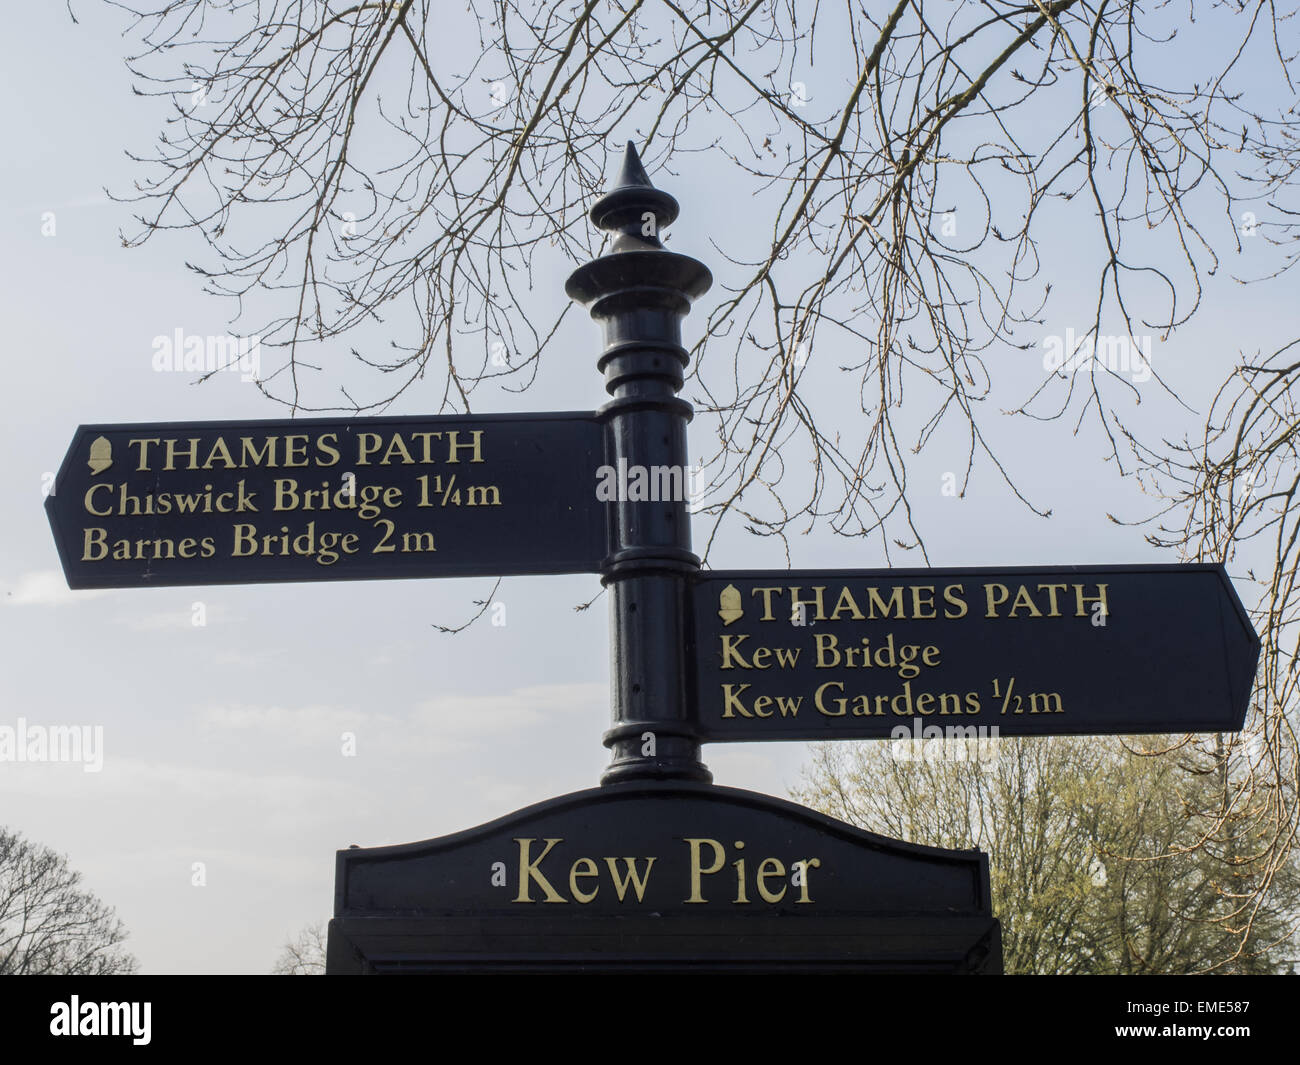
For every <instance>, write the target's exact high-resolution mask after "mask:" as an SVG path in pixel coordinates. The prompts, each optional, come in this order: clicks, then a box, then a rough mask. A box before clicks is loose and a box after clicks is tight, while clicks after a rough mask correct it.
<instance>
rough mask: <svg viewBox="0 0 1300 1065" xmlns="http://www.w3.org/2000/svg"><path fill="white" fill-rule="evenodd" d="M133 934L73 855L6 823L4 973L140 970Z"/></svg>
mask: <svg viewBox="0 0 1300 1065" xmlns="http://www.w3.org/2000/svg"><path fill="white" fill-rule="evenodd" d="M126 935H127V934H126V929H125V928H124V927H123V925H122V922H121V921H119V920H118V919H117V917H116V916H115V914H114V911H113V910H112V908H111V907H108V906H105V905H104V904H103V903H102V902H100V900H99V899H97V898H96V897H95V896H94V895H92V894H91V893H90V892H88V891H85V890H83V889H82V887H81V874H80V873H79V872H76V871H75V870H73V869H71V868H70V867H69V866H68V861H67V858H66V857H64V856H63V855H61V854H57V853H55V852H54V851H52V850H50V849H49V848H48V847H43V846H41V845H40V844H37V843H33V842H32V841H30V840H28V839H25V838H24V837H23V836H22V835H21V834H19V833H18V832H16V831H14V830H12V829H9V828H5V827H3V826H0V975H11V976H23V975H29V976H30V975H64V976H105V975H111V974H120V973H133V972H135V971H136V968H137V963H136V960H135V958H134V957H133V956H132V955H131V954H129V953H127V951H126V950H125V949H124V948H123V946H122V944H123V942H124V941H125V940H126Z"/></svg>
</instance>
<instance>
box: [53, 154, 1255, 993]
mask: <svg viewBox="0 0 1300 1065" xmlns="http://www.w3.org/2000/svg"><path fill="white" fill-rule="evenodd" d="M677 212H678V206H677V202H676V201H675V200H674V199H673V198H672V197H671V196H670V195H668V194H667V193H666V192H663V191H661V190H659V189H656V188H654V186H653V185H652V184H651V183H650V180H649V178H648V177H647V175H646V173H645V170H644V169H643V168H642V166H641V163H640V160H639V159H638V158H637V155H636V152H635V150H634V149H633V148H632V146H631V145H630V144H629V146H628V152H627V155H626V158H625V160H624V164H623V171H622V173H621V174H620V175H619V179H618V181H617V182H616V184H615V187H614V188H613V189H612V190H611V191H610V192H608V193H606V194H605V195H604V196H602V197H601V198H600V199H599V200H598V201H597V202H596V203H595V205H594V206H593V207H592V209H591V220H592V222H593V224H594V225H596V226H597V227H598V228H600V229H603V230H606V231H607V232H609V233H610V234H611V235H612V239H611V241H610V245H609V249H608V251H607V252H606V254H604V255H601V256H600V257H599V258H597V259H595V260H593V261H591V262H588V263H586V264H584V265H582V266H580V267H578V269H577V270H575V271H574V273H573V274H572V275H571V276H570V278H569V280H568V284H567V286H566V291H567V292H568V294H569V296H570V297H571V298H572V299H574V300H576V301H577V302H579V303H580V304H582V305H583V306H585V307H586V308H588V309H589V311H590V313H591V316H592V317H593V318H594V319H595V320H596V321H597V322H598V323H600V326H601V328H602V331H603V334H604V345H603V348H602V350H601V353H600V356H599V358H598V360H597V367H598V369H599V370H600V371H601V372H602V373H603V375H604V379H605V390H606V392H607V393H608V394H609V397H610V398H609V401H608V402H607V403H606V404H605V405H604V406H603V407H602V408H601V409H600V410H599V411H597V412H594V413H576V414H528V415H512V416H499V417H493V416H483V415H458V416H450V417H427V418H355V419H335V420H329V419H308V420H294V421H287V422H212V423H169V424H149V425H95V426H84V427H82V428H81V429H80V430H78V432H77V435H76V437H75V439H74V441H73V444H72V448H71V450H70V451H69V452H68V456H67V458H66V459H65V461H64V463H63V466H62V468H61V469H60V471H59V474H58V477H57V479H56V487H55V492H54V494H53V495H52V496H51V498H50V499H49V500H48V501H47V504H46V506H47V510H48V513H49V517H50V522H51V526H52V528H53V530H54V535H55V540H56V542H57V544H58V549H59V555H60V558H61V559H62V562H63V567H64V572H65V573H66V575H67V578H68V583H69V584H70V585H71V586H72V587H74V588H104V587H121V586H132V585H134V586H144V585H150V584H153V585H164V584H168V585H174V584H224V583H233V582H239V583H248V582H264V581H308V580H339V579H356V578H391V577H440V576H470V575H508V574H525V573H566V572H590V573H599V574H600V578H601V582H602V583H603V584H604V585H605V587H606V589H607V591H608V593H609V595H608V600H609V617H610V645H611V659H612V661H611V670H610V673H611V685H612V691H611V716H612V719H613V721H612V726H611V727H610V728H609V730H608V731H607V732H606V733H605V737H604V742H605V745H606V746H607V747H609V748H610V749H611V752H612V758H611V761H610V764H609V767H608V768H607V769H606V771H605V773H604V775H603V776H602V778H601V784H602V787H600V788H597V789H594V790H592V791H583V792H577V793H575V794H572V795H566V796H561V797H560V798H557V799H552V800H550V801H548V802H543V803H540V804H538V805H535V806H530V807H528V808H527V809H524V810H520V811H518V812H516V813H514V814H511V815H509V816H507V817H504V818H502V819H500V820H498V821H495V822H492V823H491V824H488V825H484V826H481V827H480V828H476V829H471V830H469V831H466V832H461V833H458V834H456V835H453V836H447V837H444V838H441V839H434V840H426V841H424V842H422V843H413V844H409V845H404V846H399V847H379V848H369V849H360V848H357V849H350V850H347V851H341V852H339V854H338V858H337V869H336V892H335V913H334V920H333V921H332V922H331V924H330V938H329V960H328V966H327V968H328V971H329V972H431V971H439V972H446V971H466V972H483V971H514V970H522V971H533V972H536V971H572V970H574V969H584V970H622V971H626V970H628V969H645V968H649V969H660V970H685V969H689V970H690V971H715V972H717V971H746V972H765V973H771V972H846V971H857V972H882V971H888V972H904V971H908V972H915V971H952V972H998V971H1001V966H1002V951H1001V940H1000V932H999V924H998V921H997V920H996V919H995V917H994V915H993V912H992V903H991V900H990V897H989V876H988V867H987V862H986V859H985V857H984V856H983V855H982V854H980V853H979V852H976V851H940V850H934V849H931V848H925V847H915V846H911V845H909V844H906V843H899V842H896V841H891V840H885V839H881V838H880V837H877V836H873V835H870V834H869V833H865V832H861V831H858V830H857V829H855V828H852V827H850V826H848V825H845V824H842V823H840V822H837V821H833V820H831V819H829V818H826V817H824V816H822V815H820V814H817V813H814V812H812V811H810V810H805V809H802V808H800V807H797V806H793V805H791V804H790V803H787V802H782V801H780V800H777V799H771V798H768V797H766V796H762V795H755V794H752V793H749V792H742V791H735V790H733V789H729V788H720V787H716V786H714V785H713V783H712V780H713V777H712V774H711V773H710V772H709V770H708V769H707V768H706V767H705V765H704V763H703V762H702V761H701V758H700V752H701V746H702V744H704V743H707V742H716V741H731V740H773V739H781V740H798V739H858V738H872V737H878V738H887V737H890V736H896V735H897V732H896V730H897V729H899V728H900V727H901V728H904V729H907V728H909V727H910V728H913V729H914V734H915V735H916V736H917V737H918V738H930V736H931V735H932V734H931V733H930V732H928V731H926V730H927V729H929V728H930V727H932V726H934V725H940V724H942V725H944V726H951V727H954V728H956V727H960V728H962V729H963V732H962V733H961V734H962V735H967V736H969V735H971V733H970V732H969V731H966V730H969V729H974V730H975V733H974V734H975V735H980V734H981V733H980V732H979V729H980V728H983V727H989V726H995V727H996V728H997V729H998V734H999V735H1001V734H1005V735H1016V734H1037V735H1049V734H1064V733H1150V732H1188V731H1198V730H1210V731H1230V730H1234V729H1237V728H1240V726H1241V724H1242V720H1243V717H1244V714H1245V711H1246V706H1247V703H1248V700H1249V697H1250V692H1251V686H1252V681H1253V676H1254V671H1255V664H1256V660H1257V657H1258V654H1259V640H1258V638H1257V637H1256V635H1255V633H1254V631H1253V629H1252V628H1251V626H1250V622H1249V620H1248V618H1247V617H1246V614H1245V612H1244V611H1243V609H1242V607H1241V604H1240V602H1239V601H1238V600H1237V597H1236V595H1235V594H1234V592H1233V591H1232V587H1231V585H1230V584H1229V582H1228V580H1227V577H1226V575H1225V574H1224V572H1223V570H1222V569H1221V568H1220V567H1216V566H1145V567H1138V566H1131V567H1118V568H1117V567H1109V568H1098V567H1060V568H1054V569H1024V568H1019V569H987V570H985V569H967V570H887V571H870V570H861V571H842V572H801V571H775V572H768V573H755V572H721V573H719V572H707V573H705V572H701V569H700V560H699V558H698V557H697V556H696V555H695V554H694V553H693V551H692V550H691V530H690V514H689V512H688V509H687V494H686V492H685V490H684V485H685V480H686V476H687V471H688V470H689V469H690V467H689V463H688V457H687V456H688V452H687V446H686V435H687V434H686V429H687V425H688V423H689V421H690V419H691V417H692V413H693V412H692V409H691V406H690V404H689V403H687V402H686V401H685V400H683V399H681V398H680V397H679V396H678V394H677V393H678V391H679V390H680V389H681V387H682V385H683V381H684V377H685V369H686V365H687V363H688V356H687V353H686V350H685V348H684V347H683V345H682V342H681V322H682V319H683V318H684V316H685V315H686V314H687V313H688V311H689V310H690V307H691V303H692V301H693V300H695V299H697V298H698V297H699V296H700V295H702V294H703V293H704V292H706V291H707V290H708V289H709V287H710V285H711V284H712V277H711V275H710V273H709V271H708V269H707V268H706V267H705V266H704V265H703V264H702V263H699V262H697V261H696V260H694V259H691V258H689V257H687V256H684V255H679V254H676V253H673V252H670V251H668V250H667V249H665V248H664V246H663V244H662V242H661V241H660V239H659V235H658V234H659V233H660V232H661V231H662V230H663V229H664V228H665V227H667V226H668V225H670V224H671V223H672V221H673V220H674V219H675V218H676V217H677ZM647 475H648V479H649V481H650V485H649V490H647V485H646V480H647ZM665 484H666V485H669V486H672V485H674V484H676V486H677V490H675V491H667V492H665V491H663V490H662V486H663V485H665ZM656 487H657V488H658V490H656Z"/></svg>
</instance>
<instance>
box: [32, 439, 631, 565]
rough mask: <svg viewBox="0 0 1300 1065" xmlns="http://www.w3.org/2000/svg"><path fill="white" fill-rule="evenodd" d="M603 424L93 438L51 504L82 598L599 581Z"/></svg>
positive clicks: (83, 444) (75, 455)
mask: <svg viewBox="0 0 1300 1065" xmlns="http://www.w3.org/2000/svg"><path fill="white" fill-rule="evenodd" d="M604 465H605V438H604V429H603V428H602V426H601V424H600V421H599V420H598V419H597V418H596V416H595V415H594V414H586V413H579V414H523V415H472V416H471V415H453V416H443V417H428V418H353V419H331V418H303V419H295V420H293V421H253V422H182V423H160V424H148V425H88V426H82V427H81V428H80V429H78V430H77V435H76V436H75V437H74V439H73V442H72V447H71V448H70V449H69V451H68V454H67V457H66V458H65V459H64V460H63V465H62V467H61V468H60V470H59V472H58V475H57V477H56V479H55V492H54V493H53V494H51V495H50V496H49V497H48V499H47V500H46V504H45V507H46V511H47V513H48V514H49V518H50V525H51V527H52V528H53V529H54V539H55V543H56V544H57V545H58V548H59V558H60V559H61V561H62V562H63V571H64V573H65V574H66V575H67V579H68V585H69V587H72V588H121V587H129V586H148V585H175V584H189V585H199V584H233V583H239V584H252V583H259V582H264V581H318V580H326V581H328V580H361V579H368V578H369V579H388V578H395V577H469V576H481V575H488V576H499V575H507V574H522V573H583V572H586V573H594V572H596V571H597V570H598V569H599V568H600V562H601V560H602V559H603V558H604V557H605V554H606V535H607V533H606V529H605V523H604V514H603V511H602V508H599V507H596V506H594V505H593V503H594V501H595V498H596V495H595V493H596V487H597V485H598V483H599V480H598V471H599V470H600V468H601V467H603V466H604Z"/></svg>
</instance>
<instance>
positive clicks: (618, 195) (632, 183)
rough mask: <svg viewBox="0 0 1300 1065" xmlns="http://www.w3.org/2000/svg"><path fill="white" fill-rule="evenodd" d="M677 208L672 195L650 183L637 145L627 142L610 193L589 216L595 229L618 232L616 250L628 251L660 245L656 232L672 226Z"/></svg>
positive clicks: (599, 201) (603, 197)
mask: <svg viewBox="0 0 1300 1065" xmlns="http://www.w3.org/2000/svg"><path fill="white" fill-rule="evenodd" d="M679 210H680V208H679V207H678V205H677V201H676V200H675V199H673V197H672V196H670V195H669V194H668V193H666V192H664V191H663V190H662V189H657V188H655V187H654V185H652V184H651V183H650V177H649V175H648V174H646V172H645V167H644V166H642V165H641V157H640V156H639V155H637V151H636V145H634V144H633V143H632V142H631V141H628V142H627V150H626V151H625V152H624V153H623V168H622V169H621V170H620V171H619V174H618V179H617V181H616V183H615V185H614V187H613V188H612V189H610V190H609V192H607V193H605V195H604V196H602V197H601V198H600V199H599V200H597V201H596V202H595V203H594V204H592V207H591V214H590V217H591V221H592V224H593V225H595V226H596V228H598V229H604V230H608V231H610V232H614V231H617V233H618V236H617V237H615V238H614V250H615V251H629V250H633V249H635V248H645V247H651V248H662V247H663V244H662V243H661V242H660V240H659V233H660V232H661V231H662V230H664V229H666V228H667V227H668V226H670V225H672V223H673V221H674V220H675V219H676V218H677V214H678V212H679Z"/></svg>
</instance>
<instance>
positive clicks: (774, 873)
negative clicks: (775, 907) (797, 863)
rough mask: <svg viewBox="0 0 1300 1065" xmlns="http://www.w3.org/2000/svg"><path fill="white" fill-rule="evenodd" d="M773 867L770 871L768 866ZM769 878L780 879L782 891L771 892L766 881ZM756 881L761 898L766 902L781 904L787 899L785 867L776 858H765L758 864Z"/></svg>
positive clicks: (755, 875)
mask: <svg viewBox="0 0 1300 1065" xmlns="http://www.w3.org/2000/svg"><path fill="white" fill-rule="evenodd" d="M769 865H770V866H771V868H770V869H769V868H768V866H769ZM768 877H779V878H780V879H781V881H782V884H781V890H780V891H771V890H769V889H768V886H767V884H766V880H767V878H768ZM754 879H755V881H756V882H757V885H758V894H759V897H760V898H761V899H762V900H763V901H764V902H780V901H781V900H782V899H783V898H785V883H784V881H785V866H784V865H783V864H782V863H781V862H780V861H778V860H777V859H776V858H764V859H763V860H762V861H761V862H759V863H758V871H757V872H756V873H755V874H754Z"/></svg>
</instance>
